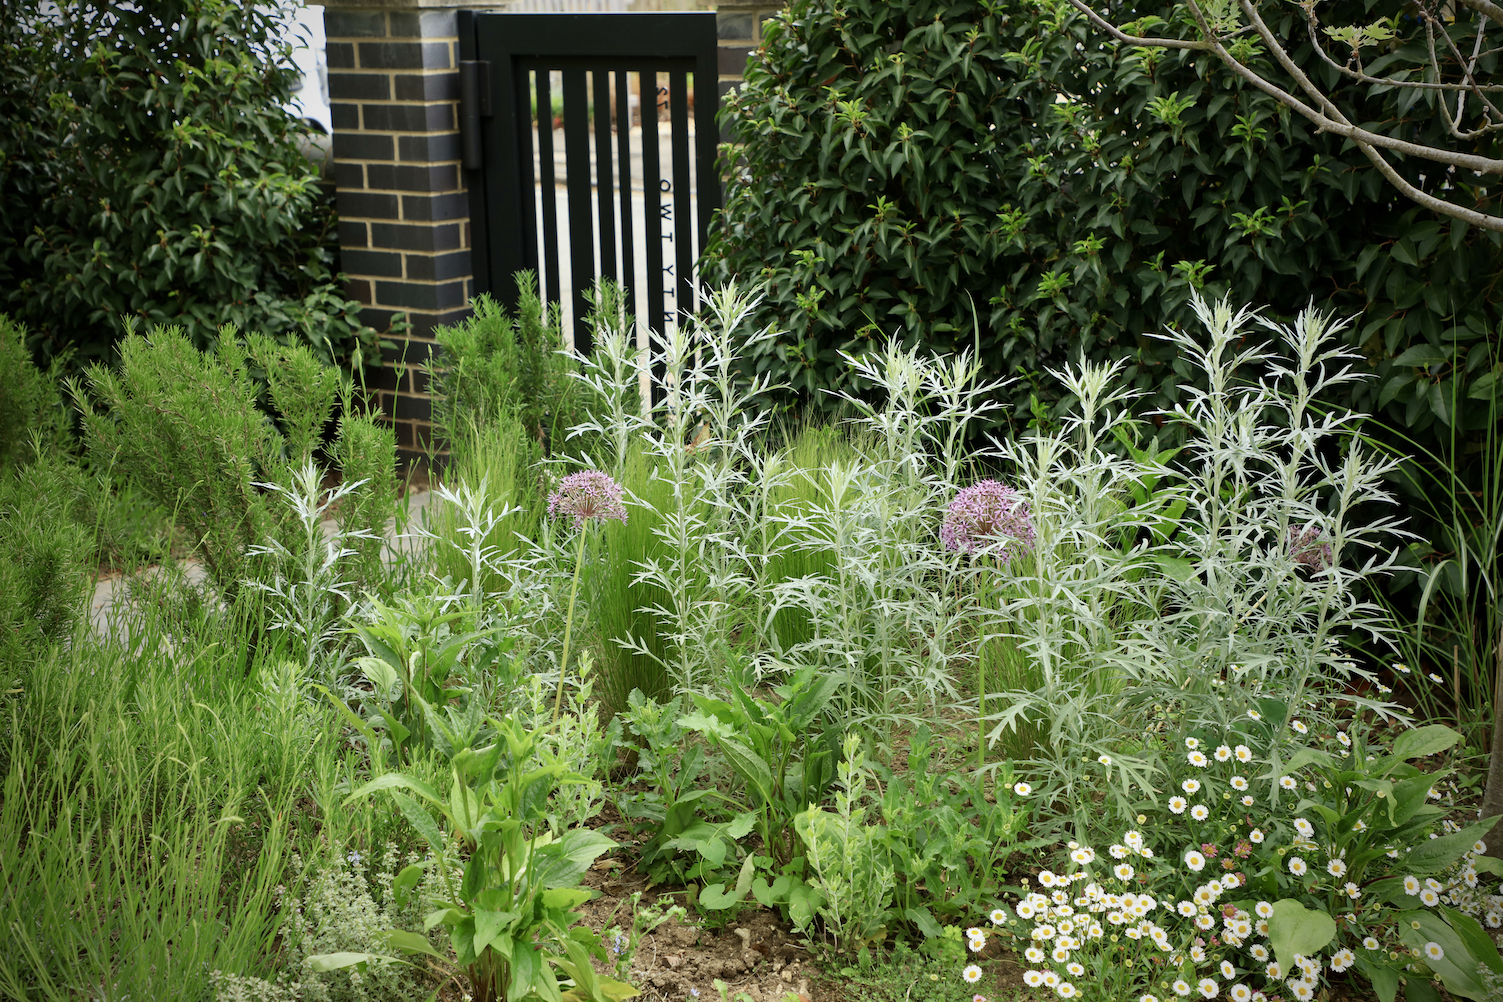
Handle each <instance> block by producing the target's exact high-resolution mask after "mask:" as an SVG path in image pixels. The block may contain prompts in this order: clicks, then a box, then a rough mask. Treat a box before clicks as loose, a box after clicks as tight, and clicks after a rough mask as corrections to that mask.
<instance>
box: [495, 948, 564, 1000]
mask: <svg viewBox="0 0 1503 1002" xmlns="http://www.w3.org/2000/svg"><path fill="white" fill-rule="evenodd" d="M477 939H478V937H477ZM544 973H547V970H546V966H545V965H544V964H543V955H542V951H541V950H540V949H539V947H538V945H537V944H536V943H525V942H523V943H517V944H516V945H515V947H514V948H513V949H512V951H511V981H510V982H509V983H508V984H507V986H506V995H505V996H504V997H505V998H509V999H522V998H526V997H527V995H528V990H529V989H530V988H532V987H533V982H534V981H536V980H537V979H538V975H539V974H544ZM549 976H550V977H551V975H549Z"/></svg>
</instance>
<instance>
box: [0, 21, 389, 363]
mask: <svg viewBox="0 0 1503 1002" xmlns="http://www.w3.org/2000/svg"><path fill="white" fill-rule="evenodd" d="M293 6H294V5H293V4H291V3H290V2H289V0H277V2H274V3H259V4H240V3H229V2H225V0H158V2H152V3H148V4H141V3H137V4H125V3H121V2H118V0H80V2H75V3H64V4H52V3H44V2H41V0H18V2H14V3H11V4H9V5H8V6H7V8H6V14H5V16H4V17H3V18H0V121H4V122H5V128H4V129H0V309H3V310H5V311H8V312H9V313H10V314H11V315H12V316H14V317H15V318H16V319H17V320H19V321H22V322H24V323H26V324H27V325H28V326H29V327H30V328H31V329H32V330H33V331H34V332H36V334H37V340H38V341H39V344H38V345H35V346H34V350H37V351H38V352H39V354H41V355H44V356H46V355H55V354H58V353H61V352H63V351H64V350H65V349H67V348H68V347H75V348H76V349H77V352H78V355H79V357H80V359H81V360H89V359H102V358H105V357H108V356H109V354H110V348H111V346H112V345H113V344H114V342H115V341H116V340H117V339H118V338H119V336H120V332H121V330H122V327H121V322H122V321H123V320H124V319H125V318H127V317H134V318H135V319H136V320H137V321H139V322H142V323H144V324H146V325H147V326H152V325H159V324H160V325H174V326H180V327H182V328H183V329H184V330H185V331H186V332H187V333H188V335H189V336H190V338H191V339H192V340H193V341H194V343H195V344H196V345H198V346H199V347H212V346H213V345H214V343H215V332H216V331H217V330H218V328H219V327H220V326H221V325H223V324H226V323H228V324H233V325H235V326H236V327H237V328H238V329H241V330H250V331H260V332H263V333H265V334H267V335H270V336H272V337H275V338H276V339H278V340H279V341H281V342H283V343H299V344H306V345H308V346H309V347H310V348H312V349H313V350H314V352H315V353H316V354H317V355H318V356H319V357H320V358H321V360H323V361H324V362H326V363H333V364H341V365H349V364H355V365H359V364H360V363H361V362H362V361H363V360H364V359H367V358H370V357H371V356H372V354H373V352H374V348H375V342H374V338H375V332H374V331H372V330H370V329H369V328H366V327H363V326H362V325H361V324H360V322H359V319H358V314H357V310H358V305H357V304H356V303H354V302H353V301H350V300H348V299H347V298H346V297H345V296H344V295H343V293H342V292H341V291H340V286H339V282H338V280H337V276H336V275H334V273H333V271H332V266H333V264H334V251H335V249H336V242H335V239H334V225H333V224H334V214H333V209H332V206H331V204H330V199H329V196H328V194H327V193H326V192H324V191H323V190H321V189H320V187H319V184H318V172H317V169H316V168H315V166H314V165H313V164H312V163H311V162H310V161H309V160H308V158H307V157H306V156H305V155H304V154H303V153H302V152H301V151H300V149H299V144H300V142H301V141H306V139H307V138H308V135H309V131H310V126H308V125H306V124H305V123H304V122H302V121H301V120H300V119H298V118H297V117H296V116H295V115H294V114H293V113H291V112H289V111H287V110H285V108H284V105H285V104H286V102H287V101H288V100H289V98H290V96H291V94H292V92H293V89H294V87H295V86H296V84H297V70H296V68H295V67H294V66H293V64H292V62H291V59H290V51H291V49H290V46H289V45H288V43H286V42H284V41H282V34H281V25H282V23H283V21H284V19H285V18H286V17H287V16H288V14H289V12H290V10H291V9H292V7H293Z"/></svg>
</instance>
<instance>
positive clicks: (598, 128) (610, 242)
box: [591, 70, 621, 281]
mask: <svg viewBox="0 0 1503 1002" xmlns="http://www.w3.org/2000/svg"><path fill="white" fill-rule="evenodd" d="M591 76H592V77H593V78H594V84H595V194H596V198H595V204H596V205H597V206H599V212H600V274H601V276H602V277H605V278H613V279H616V280H618V281H619V280H620V278H621V276H620V275H618V274H617V273H616V184H615V182H614V181H613V180H612V177H611V77H610V74H609V73H606V72H605V71H604V70H595V71H594V72H593V73H592V74H591Z"/></svg>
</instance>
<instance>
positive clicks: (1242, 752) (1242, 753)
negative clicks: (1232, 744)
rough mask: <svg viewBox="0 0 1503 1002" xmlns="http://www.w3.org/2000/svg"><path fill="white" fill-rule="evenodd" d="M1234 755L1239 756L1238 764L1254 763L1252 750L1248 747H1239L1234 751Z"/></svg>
mask: <svg viewBox="0 0 1503 1002" xmlns="http://www.w3.org/2000/svg"><path fill="white" fill-rule="evenodd" d="M1232 754H1233V755H1235V756H1237V761H1238V762H1251V761H1252V749H1251V748H1249V747H1247V745H1238V746H1237V747H1236V748H1233V749H1232Z"/></svg>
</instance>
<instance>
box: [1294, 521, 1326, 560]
mask: <svg viewBox="0 0 1503 1002" xmlns="http://www.w3.org/2000/svg"><path fill="white" fill-rule="evenodd" d="M1289 553H1290V554H1291V555H1292V556H1293V557H1294V562H1295V563H1297V564H1300V565H1301V566H1304V567H1308V568H1310V569H1311V570H1314V571H1319V570H1324V569H1325V568H1327V567H1330V566H1331V557H1332V553H1331V544H1330V543H1329V542H1327V541H1326V540H1325V538H1324V535H1323V534H1322V533H1321V531H1320V530H1319V529H1317V528H1315V527H1314V526H1308V527H1306V528H1304V529H1296V528H1295V527H1294V526H1292V525H1291V526H1290V527H1289Z"/></svg>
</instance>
